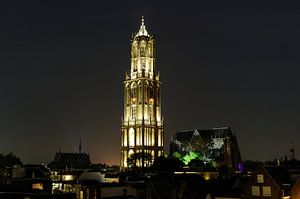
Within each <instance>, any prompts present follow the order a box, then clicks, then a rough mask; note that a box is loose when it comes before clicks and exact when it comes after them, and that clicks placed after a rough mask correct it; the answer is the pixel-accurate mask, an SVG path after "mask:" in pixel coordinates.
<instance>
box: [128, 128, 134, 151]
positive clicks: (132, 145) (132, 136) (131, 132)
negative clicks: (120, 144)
mask: <svg viewBox="0 0 300 199" xmlns="http://www.w3.org/2000/svg"><path fill="white" fill-rule="evenodd" d="M128 137H129V146H130V147H134V129H133V128H130V129H129V134H128Z"/></svg>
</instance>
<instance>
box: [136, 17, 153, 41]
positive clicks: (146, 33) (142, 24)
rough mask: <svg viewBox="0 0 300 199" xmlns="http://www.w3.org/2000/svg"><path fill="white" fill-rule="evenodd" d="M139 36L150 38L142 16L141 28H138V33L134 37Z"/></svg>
mask: <svg viewBox="0 0 300 199" xmlns="http://www.w3.org/2000/svg"><path fill="white" fill-rule="evenodd" d="M139 36H147V37H150V35H149V34H148V32H147V30H146V26H145V19H144V16H142V19H141V26H140V29H139V32H138V33H137V34H136V37H139Z"/></svg>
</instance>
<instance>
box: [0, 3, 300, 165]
mask: <svg viewBox="0 0 300 199" xmlns="http://www.w3.org/2000/svg"><path fill="white" fill-rule="evenodd" d="M129 2H130V3H129ZM142 15H144V16H145V24H146V27H147V30H148V32H150V33H151V34H154V35H155V37H156V69H157V70H158V71H160V73H161V80H162V83H163V84H162V114H163V116H164V120H165V150H166V152H168V151H169V142H170V139H171V136H172V135H173V134H174V133H175V132H176V131H177V130H184V129H195V128H198V129H206V128H212V127H220V126H226V125H230V126H231V128H232V130H233V131H234V132H235V134H236V136H237V138H238V142H239V146H240V150H241V155H242V158H243V159H244V160H246V159H250V160H269V159H274V158H278V157H280V156H285V155H289V145H290V142H291V140H292V142H293V143H294V148H295V153H296V157H298V158H300V143H299V140H300V132H299V131H300V128H299V124H300V77H299V76H300V60H299V58H300V56H299V54H300V48H299V46H300V5H298V4H297V1H282V0H280V1H253V0H249V1H236V2H233V1H194V2H189V1H156V2H154V1H119V2H117V1H105V3H104V1H35V2H34V3H33V2H31V1H1V3H0V25H1V28H0V69H1V70H0V153H8V152H13V153H15V154H16V155H17V156H19V157H21V160H22V161H23V162H25V163H42V162H45V163H49V161H51V160H52V159H53V158H54V155H55V152H57V151H58V150H59V149H61V151H62V152H77V151H78V145H79V139H80V137H81V139H82V145H83V151H85V152H88V153H89V154H90V156H91V160H92V162H93V163H98V162H106V163H118V162H119V148H120V122H121V116H122V111H123V110H122V107H123V96H122V95H123V94H122V92H123V87H122V86H123V80H124V78H125V75H124V74H125V71H126V70H129V66H130V39H131V34H132V32H137V31H138V29H139V25H140V19H141V16H142Z"/></svg>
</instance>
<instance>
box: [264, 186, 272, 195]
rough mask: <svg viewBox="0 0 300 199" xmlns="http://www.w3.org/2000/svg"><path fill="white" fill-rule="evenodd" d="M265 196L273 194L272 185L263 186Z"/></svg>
mask: <svg viewBox="0 0 300 199" xmlns="http://www.w3.org/2000/svg"><path fill="white" fill-rule="evenodd" d="M263 196H272V193H271V187H270V186H263Z"/></svg>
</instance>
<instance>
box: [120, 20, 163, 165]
mask: <svg viewBox="0 0 300 199" xmlns="http://www.w3.org/2000/svg"><path fill="white" fill-rule="evenodd" d="M154 51H155V47H154V37H153V36H152V35H150V34H149V33H148V32H147V30H146V27H145V25H144V19H143V18H142V22H141V26H140V29H139V31H138V33H137V34H136V35H135V36H133V38H132V40H131V68H130V72H129V73H127V72H126V75H125V81H124V114H123V117H122V123H121V161H120V162H121V169H126V168H128V167H130V166H136V167H149V166H151V164H152V163H153V161H154V159H155V158H156V157H158V156H160V155H162V154H163V138H164V131H163V118H162V115H161V99H160V96H161V95H160V88H161V82H160V76H159V73H156V71H155V70H154V63H155V53H154ZM132 157H135V160H134V163H133V165H132V164H130V165H129V164H128V162H127V160H128V158H132Z"/></svg>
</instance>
